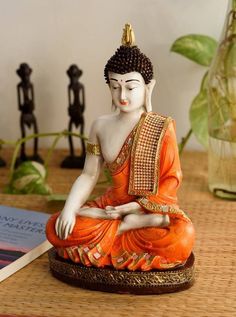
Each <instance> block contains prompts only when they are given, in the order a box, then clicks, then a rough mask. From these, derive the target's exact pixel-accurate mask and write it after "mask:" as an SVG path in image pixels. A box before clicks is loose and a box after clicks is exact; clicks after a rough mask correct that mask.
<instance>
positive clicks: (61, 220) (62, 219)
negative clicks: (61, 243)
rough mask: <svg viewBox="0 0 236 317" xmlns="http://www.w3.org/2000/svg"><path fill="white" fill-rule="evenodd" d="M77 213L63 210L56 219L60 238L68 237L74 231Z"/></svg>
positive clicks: (56, 227)
mask: <svg viewBox="0 0 236 317" xmlns="http://www.w3.org/2000/svg"><path fill="white" fill-rule="evenodd" d="M75 220H76V215H75V214H74V213H68V212H64V211H62V212H61V214H60V216H59V217H58V218H57V220H56V224H55V230H56V233H57V236H58V237H59V238H60V239H63V240H65V239H67V237H68V235H70V234H71V233H72V231H73V228H74V225H75Z"/></svg>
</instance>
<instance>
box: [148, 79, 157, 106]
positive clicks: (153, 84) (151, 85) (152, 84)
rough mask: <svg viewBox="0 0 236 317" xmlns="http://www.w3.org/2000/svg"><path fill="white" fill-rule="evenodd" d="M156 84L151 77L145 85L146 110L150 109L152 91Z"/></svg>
mask: <svg viewBox="0 0 236 317" xmlns="http://www.w3.org/2000/svg"><path fill="white" fill-rule="evenodd" d="M155 84H156V80H155V79H152V80H151V81H150V83H149V84H147V85H146V98H145V108H146V111H147V112H151V111H152V100H151V99H152V91H153V88H154V86H155Z"/></svg>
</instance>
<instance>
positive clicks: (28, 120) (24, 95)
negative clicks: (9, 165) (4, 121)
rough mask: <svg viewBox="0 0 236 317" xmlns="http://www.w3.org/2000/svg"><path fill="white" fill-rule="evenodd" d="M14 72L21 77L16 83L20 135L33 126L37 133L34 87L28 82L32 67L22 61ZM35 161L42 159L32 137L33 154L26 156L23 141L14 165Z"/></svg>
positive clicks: (23, 134)
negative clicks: (19, 113) (19, 114)
mask: <svg viewBox="0 0 236 317" xmlns="http://www.w3.org/2000/svg"><path fill="white" fill-rule="evenodd" d="M16 73H17V74H18V75H19V77H20V78H21V82H20V83H19V84H18V85H17V96H18V106H19V110H20V112H21V116H20V128H21V137H22V138H25V137H26V127H28V128H29V129H30V128H31V126H33V133H38V126H37V121H36V117H35V115H34V113H33V111H34V87H33V84H32V83H31V82H30V74H31V73H32V69H31V68H30V67H29V65H28V64H26V63H22V64H20V67H19V68H18V69H17V71H16ZM28 160H31V161H37V162H40V163H42V162H43V160H42V158H41V157H40V156H39V154H38V139H37V138H35V139H34V148H33V155H31V156H27V155H26V152H25V143H23V144H22V145H21V152H20V157H19V158H18V159H17V161H16V165H19V164H21V163H22V162H24V161H28Z"/></svg>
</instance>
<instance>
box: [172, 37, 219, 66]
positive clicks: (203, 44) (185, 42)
mask: <svg viewBox="0 0 236 317" xmlns="http://www.w3.org/2000/svg"><path fill="white" fill-rule="evenodd" d="M216 47H217V41H216V40H215V39H213V38H212V37H209V36H206V35H200V34H189V35H185V36H182V37H180V38H178V39H177V40H176V41H175V42H174V43H173V44H172V46H171V49H170V50H171V51H172V52H175V53H178V54H180V55H183V56H185V57H187V58H188V59H190V60H192V61H194V62H196V63H198V64H200V65H203V66H209V65H210V63H211V61H212V58H213V56H214V53H215V50H216Z"/></svg>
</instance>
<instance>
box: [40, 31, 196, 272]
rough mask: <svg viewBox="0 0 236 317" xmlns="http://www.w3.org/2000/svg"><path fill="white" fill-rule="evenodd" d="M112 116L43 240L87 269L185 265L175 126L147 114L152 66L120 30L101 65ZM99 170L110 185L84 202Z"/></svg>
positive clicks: (188, 245)
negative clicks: (107, 174)
mask: <svg viewBox="0 0 236 317" xmlns="http://www.w3.org/2000/svg"><path fill="white" fill-rule="evenodd" d="M104 74H105V80H106V83H107V84H108V87H109V89H110V92H111V98H112V105H113V108H115V109H116V111H114V112H112V113H111V114H108V115H104V116H101V117H99V118H97V119H96V120H95V121H94V122H93V124H92V127H91V131H90V134H89V141H88V143H87V154H86V160H85V166H84V169H83V171H82V174H81V175H80V176H79V177H78V178H77V180H76V181H75V183H74V184H73V186H72V188H71V191H70V193H69V196H68V199H67V201H66V203H65V206H64V208H63V210H62V211H61V212H60V213H57V214H54V215H52V216H51V218H50V219H49V221H48V223H47V228H46V234H47V238H48V240H49V241H50V242H51V243H52V244H53V245H54V247H55V248H56V250H57V254H58V256H59V257H61V258H63V259H68V260H70V261H72V262H75V263H79V264H81V265H84V266H85V267H97V268H101V269H102V268H104V269H106V268H109V267H110V268H113V269H117V270H125V271H151V270H166V269H172V268H176V267H178V266H181V265H184V263H186V261H187V259H188V258H189V256H190V254H191V251H192V248H193V244H194V228H193V224H192V222H191V220H190V219H189V217H188V216H187V214H186V213H185V212H184V211H183V210H182V209H180V207H179V205H178V201H177V190H178V188H179V186H180V184H181V180H182V173H181V167H180V160H179V155H178V146H177V141H176V133H175V122H174V120H173V119H172V118H170V117H165V116H162V115H160V114H158V113H154V112H152V105H151V94H152V90H153V88H154V85H155V80H154V79H153V66H152V63H151V61H150V60H149V58H148V57H146V56H145V55H144V54H143V53H142V52H141V51H140V49H139V48H138V47H137V46H136V45H134V34H133V31H132V28H131V26H130V25H126V27H125V29H124V35H123V38H122V45H121V46H120V47H119V48H118V49H117V50H116V52H115V54H114V55H113V56H112V57H111V58H110V59H109V60H108V62H107V64H106V66H105V71H104ZM103 164H105V165H106V167H107V168H108V169H109V171H110V173H111V176H112V180H113V184H112V186H111V187H109V188H107V190H106V192H105V193H104V194H103V195H102V196H100V197H97V198H96V199H95V200H92V201H88V197H89V196H90V194H91V192H92V190H93V189H94V187H95V185H96V183H97V181H98V178H99V175H100V172H101V169H102V166H103Z"/></svg>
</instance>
